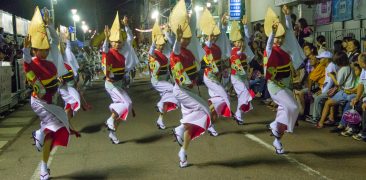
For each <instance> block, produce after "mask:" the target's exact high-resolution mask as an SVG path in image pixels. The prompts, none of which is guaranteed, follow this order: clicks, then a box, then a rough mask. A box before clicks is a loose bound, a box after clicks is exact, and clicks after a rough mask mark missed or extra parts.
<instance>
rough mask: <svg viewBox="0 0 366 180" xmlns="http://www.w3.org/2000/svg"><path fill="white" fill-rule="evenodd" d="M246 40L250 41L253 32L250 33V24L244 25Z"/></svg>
mask: <svg viewBox="0 0 366 180" xmlns="http://www.w3.org/2000/svg"><path fill="white" fill-rule="evenodd" d="M244 34H245V41H246V42H247V43H249V40H250V36H251V34H250V33H249V28H248V25H244Z"/></svg>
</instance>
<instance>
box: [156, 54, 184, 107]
mask: <svg viewBox="0 0 366 180" xmlns="http://www.w3.org/2000/svg"><path fill="white" fill-rule="evenodd" d="M168 63H169V61H168V58H167V57H166V56H165V55H164V54H163V53H162V52H160V51H158V50H154V51H153V55H150V56H149V67H150V75H151V84H152V86H153V87H154V89H155V90H156V91H158V92H159V94H160V97H161V99H160V101H159V102H158V103H157V105H156V106H157V108H158V110H159V112H160V113H163V112H164V105H166V108H167V109H166V111H167V112H169V111H172V110H175V109H177V108H178V107H179V106H178V103H179V102H178V100H177V99H176V98H175V96H174V94H173V87H174V86H173V84H172V83H170V82H169V81H168V80H169V64H168Z"/></svg>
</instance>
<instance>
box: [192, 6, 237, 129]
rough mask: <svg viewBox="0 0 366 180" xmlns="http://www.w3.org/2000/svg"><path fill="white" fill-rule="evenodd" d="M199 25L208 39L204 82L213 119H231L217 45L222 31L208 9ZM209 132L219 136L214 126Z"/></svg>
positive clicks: (205, 47)
mask: <svg viewBox="0 0 366 180" xmlns="http://www.w3.org/2000/svg"><path fill="white" fill-rule="evenodd" d="M199 25H200V29H201V30H202V32H203V34H204V35H205V37H206V43H205V46H204V50H205V56H204V57H203V60H204V62H205V66H206V68H205V70H204V76H203V82H204V83H205V85H206V86H207V89H208V94H209V95H210V99H208V105H209V106H210V110H211V111H212V115H213V116H212V119H213V120H216V118H217V117H218V116H221V117H231V110H230V100H229V96H228V94H227V93H226V91H225V88H224V87H223V86H222V85H221V83H220V77H219V76H220V73H221V72H222V71H223V67H222V66H223V64H224V62H223V60H222V54H221V48H220V47H219V46H218V45H216V43H215V42H216V40H217V38H218V37H219V35H220V34H221V31H220V29H219V28H218V26H217V25H216V23H215V20H214V19H213V17H212V15H211V13H210V11H209V10H208V9H205V10H204V11H203V13H202V15H201V18H200V20H199ZM208 132H209V133H210V135H211V136H218V135H219V134H218V133H217V132H216V130H215V129H214V126H213V124H211V126H210V127H209V128H208Z"/></svg>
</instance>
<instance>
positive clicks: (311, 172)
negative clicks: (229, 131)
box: [245, 133, 330, 180]
mask: <svg viewBox="0 0 366 180" xmlns="http://www.w3.org/2000/svg"><path fill="white" fill-rule="evenodd" d="M245 137H247V138H249V139H250V140H252V141H254V142H257V143H258V144H260V145H262V146H263V147H265V148H267V149H269V150H271V151H274V147H273V146H272V145H270V144H268V143H266V142H264V141H263V140H261V139H259V138H258V137H257V136H255V135H253V134H249V133H247V134H245ZM281 157H283V158H285V159H286V160H287V161H289V162H290V163H293V164H296V165H297V167H298V168H300V169H301V170H303V171H305V172H307V173H308V174H309V175H312V176H318V177H320V178H322V179H327V180H330V178H328V177H326V176H324V175H322V174H320V172H319V171H316V170H314V169H313V168H311V167H309V166H308V165H306V164H304V163H301V162H299V161H298V160H296V159H294V158H292V157H290V156H288V155H286V154H283V155H281Z"/></svg>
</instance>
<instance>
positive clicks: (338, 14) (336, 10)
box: [332, 0, 353, 22]
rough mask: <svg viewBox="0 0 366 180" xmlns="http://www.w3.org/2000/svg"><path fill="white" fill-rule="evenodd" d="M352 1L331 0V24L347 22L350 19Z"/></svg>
mask: <svg viewBox="0 0 366 180" xmlns="http://www.w3.org/2000/svg"><path fill="white" fill-rule="evenodd" d="M352 6H353V1H352V0H333V4H332V7H333V8H332V17H333V18H332V19H333V22H340V21H347V20H351V19H352Z"/></svg>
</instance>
